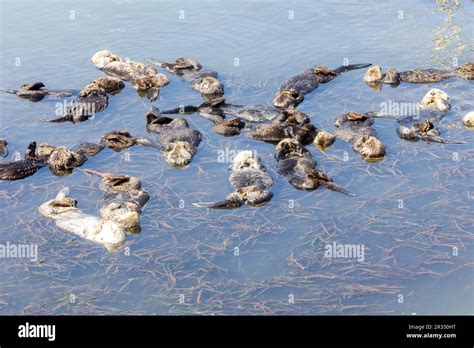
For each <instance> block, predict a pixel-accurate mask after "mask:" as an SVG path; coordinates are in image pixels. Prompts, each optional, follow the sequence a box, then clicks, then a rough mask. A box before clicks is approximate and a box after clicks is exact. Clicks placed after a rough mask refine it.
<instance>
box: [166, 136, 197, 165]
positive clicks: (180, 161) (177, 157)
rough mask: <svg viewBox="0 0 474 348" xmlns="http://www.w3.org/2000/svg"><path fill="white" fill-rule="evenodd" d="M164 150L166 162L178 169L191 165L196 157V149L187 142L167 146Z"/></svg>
mask: <svg viewBox="0 0 474 348" xmlns="http://www.w3.org/2000/svg"><path fill="white" fill-rule="evenodd" d="M163 150H164V152H165V160H166V162H167V163H168V164H170V165H172V166H177V167H181V166H184V165H186V164H189V163H190V162H191V159H192V158H193V155H194V148H193V147H192V146H191V144H189V143H188V142H186V141H176V142H174V143H170V144H167V145H166V146H165V148H164V149H163Z"/></svg>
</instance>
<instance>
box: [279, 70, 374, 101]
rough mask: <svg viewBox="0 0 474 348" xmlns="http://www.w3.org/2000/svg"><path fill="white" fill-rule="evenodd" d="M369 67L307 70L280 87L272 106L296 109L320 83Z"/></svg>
mask: <svg viewBox="0 0 474 348" xmlns="http://www.w3.org/2000/svg"><path fill="white" fill-rule="evenodd" d="M368 66H370V64H352V65H347V66H341V67H339V68H337V69H334V70H332V69H329V68H327V67H324V66H315V67H314V68H312V69H306V70H305V71H303V72H302V73H299V74H297V75H295V76H293V77H290V78H289V79H288V80H286V81H284V82H283V83H282V84H281V85H280V88H279V89H278V92H277V93H276V94H275V96H274V98H273V102H272V104H273V106H275V107H277V108H280V109H287V108H288V107H291V106H293V107H296V106H297V105H299V104H300V103H301V102H302V101H303V100H304V96H305V95H306V94H308V93H311V92H312V91H314V90H315V89H316V88H318V86H319V84H320V83H328V82H329V81H332V80H333V79H335V78H336V77H337V76H339V75H340V74H341V73H343V72H346V71H350V70H355V69H361V68H365V67H368Z"/></svg>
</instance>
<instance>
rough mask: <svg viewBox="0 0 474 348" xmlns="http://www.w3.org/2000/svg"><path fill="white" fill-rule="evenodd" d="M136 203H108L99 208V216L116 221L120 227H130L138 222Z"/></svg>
mask: <svg viewBox="0 0 474 348" xmlns="http://www.w3.org/2000/svg"><path fill="white" fill-rule="evenodd" d="M139 210H140V209H139V207H138V205H136V204H134V203H131V202H125V203H123V204H122V203H118V202H113V203H109V204H107V205H106V206H104V207H102V208H101V209H100V216H101V217H102V218H103V219H104V220H110V221H113V222H115V223H117V224H118V225H119V226H120V227H122V228H125V229H130V228H134V227H137V226H138V225H139V224H140V213H139Z"/></svg>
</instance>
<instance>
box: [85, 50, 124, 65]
mask: <svg viewBox="0 0 474 348" xmlns="http://www.w3.org/2000/svg"><path fill="white" fill-rule="evenodd" d="M91 61H92V63H93V64H94V65H95V66H96V67H97V68H99V69H102V68H105V67H106V66H107V65H108V64H110V63H112V62H114V61H122V58H120V57H119V56H116V55H114V54H112V52H110V51H107V50H103V51H99V52H97V53H96V54H94V55H93V56H92V58H91Z"/></svg>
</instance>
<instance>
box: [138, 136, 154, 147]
mask: <svg viewBox="0 0 474 348" xmlns="http://www.w3.org/2000/svg"><path fill="white" fill-rule="evenodd" d="M134 140H135V143H136V144H137V145H140V146H147V147H158V145H156V144H155V143H154V142H153V141H151V140H150V139H148V138H145V137H134Z"/></svg>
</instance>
